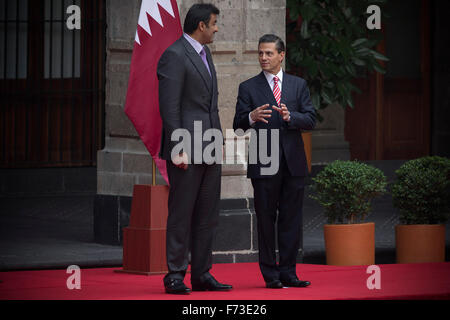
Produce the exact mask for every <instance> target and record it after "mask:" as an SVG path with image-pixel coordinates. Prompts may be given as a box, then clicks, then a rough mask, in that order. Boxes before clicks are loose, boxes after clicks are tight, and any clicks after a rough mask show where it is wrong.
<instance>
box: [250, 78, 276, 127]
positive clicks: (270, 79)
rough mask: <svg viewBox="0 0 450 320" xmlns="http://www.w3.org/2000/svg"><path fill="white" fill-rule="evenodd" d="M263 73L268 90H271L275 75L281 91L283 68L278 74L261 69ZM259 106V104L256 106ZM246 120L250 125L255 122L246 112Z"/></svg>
mask: <svg viewBox="0 0 450 320" xmlns="http://www.w3.org/2000/svg"><path fill="white" fill-rule="evenodd" d="M263 72H264V75H265V76H266V79H267V83H268V84H269V87H270V90H272V92H273V86H274V81H273V78H274V77H275V76H277V77H278V88H280V92H281V91H282V86H283V69H280V72H278V74H273V73H270V72H267V71H263ZM258 107H260V106H258ZM270 108H271V109H272V106H270ZM248 122H249V123H250V125H251V126H253V124H255V121H253V120H252V117H251V116H250V113H249V114H248Z"/></svg>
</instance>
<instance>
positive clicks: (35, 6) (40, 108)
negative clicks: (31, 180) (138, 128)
mask: <svg viewBox="0 0 450 320" xmlns="http://www.w3.org/2000/svg"><path fill="white" fill-rule="evenodd" d="M71 5H76V6H78V7H79V8H80V9H81V25H80V26H81V28H80V29H74V30H69V28H68V26H67V24H66V23H67V18H68V17H69V16H70V15H71V14H72V13H71V12H69V13H68V12H67V8H68V7H69V6H71ZM105 30H106V24H105V1H104V0H97V1H91V0H38V1H37V0H33V1H31V0H0V44H1V45H0V47H1V50H0V51H1V52H0V96H1V100H0V126H1V130H0V167H1V168H39V167H77V166H95V165H96V154H97V150H98V149H101V148H102V144H103V142H102V140H103V132H104V129H103V123H104V121H103V112H104V100H105V99H104V86H105V84H104V82H105V80H104V77H105V41H106V40H105V39H106V35H105Z"/></svg>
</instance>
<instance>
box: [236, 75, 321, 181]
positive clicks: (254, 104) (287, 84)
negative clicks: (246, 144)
mask: <svg viewBox="0 0 450 320" xmlns="http://www.w3.org/2000/svg"><path fill="white" fill-rule="evenodd" d="M281 90H282V92H281V103H284V104H285V105H286V106H287V108H288V109H289V111H290V112H291V120H290V122H289V123H287V122H286V121H283V119H282V118H281V116H280V114H279V113H278V112H277V111H276V110H273V109H272V105H277V103H276V100H275V97H274V96H273V92H272V90H271V89H270V86H269V84H268V82H267V79H266V77H265V75H264V73H263V72H261V73H260V74H259V75H257V76H255V77H253V78H251V79H249V80H247V81H244V82H242V83H241V84H240V85H239V95H238V98H237V104H236V114H235V117H234V122H233V128H234V130H236V129H239V128H240V129H242V130H244V131H246V130H248V129H250V128H251V126H250V123H249V119H248V115H249V113H250V112H251V111H253V110H254V109H256V108H258V107H260V106H262V105H264V104H267V103H268V104H269V105H270V109H271V110H272V117H271V118H269V120H268V121H269V123H268V124H266V123H263V122H256V123H255V124H254V125H253V128H254V129H255V131H256V137H258V136H259V130H261V129H268V145H267V148H268V150H269V152H270V130H272V129H279V130H280V131H279V133H280V141H279V143H280V145H279V147H280V155H281V153H282V152H283V154H284V156H285V159H286V162H287V165H288V168H289V171H290V173H291V175H292V176H300V177H303V176H306V174H307V163H306V156H305V150H304V146H303V139H302V136H301V132H302V130H312V129H313V128H314V126H315V123H316V113H315V109H314V107H313V105H312V103H311V99H310V96H309V90H308V87H307V84H306V81H305V80H304V79H302V78H299V77H296V76H292V75H289V74H287V73H283V83H282V88H281ZM254 138H255V137H254V136H252V137H251V138H250V141H251V143H252V140H253V139H254ZM258 144H259V142H258ZM268 166H269V165H262V164H261V163H260V160H259V156H258V161H257V163H256V164H250V163H249V164H248V170H247V177H248V178H252V179H253V178H261V177H265V176H261V170H260V169H261V167H268Z"/></svg>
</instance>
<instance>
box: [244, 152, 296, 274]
mask: <svg viewBox="0 0 450 320" xmlns="http://www.w3.org/2000/svg"><path fill="white" fill-rule="evenodd" d="M252 185H253V189H254V200H255V211H256V219H257V225H258V247H259V266H260V269H261V273H262V275H263V277H264V280H265V281H266V282H271V281H274V280H279V279H286V280H288V279H290V278H293V277H295V276H296V271H295V268H296V258H297V254H298V250H299V247H300V238H301V235H302V230H301V227H302V206H303V195H304V177H293V176H291V174H290V172H289V169H288V167H287V165H286V161H285V159H284V156H282V157H281V161H280V168H279V170H278V173H277V174H276V175H273V176H270V177H267V178H259V179H252ZM277 211H278V216H277ZM275 223H277V224H275ZM275 225H277V230H275ZM276 233H277V237H278V239H277V240H278V252H279V264H277V261H276V251H275V237H276Z"/></svg>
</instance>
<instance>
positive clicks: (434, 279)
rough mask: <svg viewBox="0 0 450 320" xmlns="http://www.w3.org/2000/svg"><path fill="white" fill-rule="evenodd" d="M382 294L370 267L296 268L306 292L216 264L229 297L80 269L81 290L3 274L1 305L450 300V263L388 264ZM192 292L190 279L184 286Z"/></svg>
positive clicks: (58, 279)
mask: <svg viewBox="0 0 450 320" xmlns="http://www.w3.org/2000/svg"><path fill="white" fill-rule="evenodd" d="M379 267H380V269H381V289H380V290H376V289H374V290H369V289H368V288H367V286H366V283H367V279H368V277H369V276H370V274H367V273H366V269H367V268H366V267H364V266H355V267H334V266H324V265H305V264H298V266H297V273H298V274H299V275H300V277H301V278H302V279H305V280H309V281H311V283H312V284H311V286H310V287H308V288H284V289H279V290H271V289H266V288H264V283H263V280H262V278H261V275H260V272H259V268H258V265H257V264H256V263H239V264H216V265H214V267H213V269H212V274H213V275H214V276H215V277H216V278H217V279H218V280H219V281H221V282H224V283H229V284H232V285H233V286H234V290H232V291H231V292H193V293H191V294H190V295H187V296H176V295H167V294H165V293H164V287H163V284H162V278H163V276H162V275H160V276H159V275H158V276H139V275H130V274H122V273H116V272H114V270H117V269H82V270H81V290H69V289H67V286H66V281H67V278H68V277H69V276H70V274H67V273H66V270H44V271H17V272H2V273H0V281H1V282H0V299H1V300H35V299H38V300H115V299H120V300H130V299H131V300H174V299H178V300H317V299H320V300H334V299H450V263H432V264H386V265H379ZM185 283H186V284H187V285H188V286H190V277H189V274H188V275H187V276H186V282H185Z"/></svg>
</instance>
